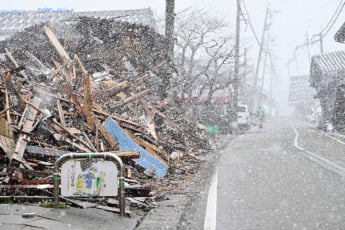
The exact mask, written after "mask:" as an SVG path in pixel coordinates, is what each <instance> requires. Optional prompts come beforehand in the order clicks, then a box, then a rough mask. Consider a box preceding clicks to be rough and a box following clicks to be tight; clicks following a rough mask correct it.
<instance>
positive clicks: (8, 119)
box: [0, 17, 209, 203]
mask: <svg viewBox="0 0 345 230" xmlns="http://www.w3.org/2000/svg"><path fill="white" fill-rule="evenodd" d="M65 23H66V22H65V21H64V22H62V24H59V23H56V24H54V26H52V28H51V27H49V26H51V25H48V24H45V23H41V24H39V25H35V26H32V27H30V28H27V29H26V30H25V31H23V32H19V33H17V34H14V35H13V36H12V37H11V38H8V39H6V40H4V41H2V42H0V51H1V53H2V55H1V56H0V90H1V91H0V113H1V117H0V118H1V120H0V122H1V129H0V156H1V157H0V167H1V177H0V191H1V194H10V195H11V194H13V192H14V190H16V189H20V190H21V192H24V193H25V194H40V193H45V194H47V193H48V194H49V192H51V191H49V189H51V187H52V184H53V176H52V167H53V164H54V161H55V160H56V159H57V158H58V157H59V156H61V155H63V154H66V153H67V152H105V151H107V152H113V153H114V154H116V155H118V156H119V157H120V158H122V159H123V160H124V162H125V165H126V166H125V168H126V173H125V176H126V178H125V182H126V190H127V192H128V191H132V192H133V193H135V194H136V195H138V192H139V193H140V194H141V195H143V196H148V195H149V193H150V195H151V196H152V195H158V194H160V193H161V192H162V191H165V190H167V189H168V188H169V184H166V183H165V184H164V183H163V185H162V186H160V187H158V185H159V184H160V183H161V180H164V178H165V177H167V176H169V178H170V179H171V178H172V177H174V174H171V173H170V171H171V169H178V170H173V171H175V172H176V171H179V172H180V174H181V175H184V174H188V173H194V172H195V170H196V169H197V167H198V162H200V161H199V160H198V155H199V154H203V153H205V152H207V151H208V150H209V144H208V141H207V136H205V133H204V131H203V130H201V129H198V128H197V125H196V124H194V123H193V122H192V121H189V120H187V119H185V118H184V117H175V116H171V114H172V110H173V109H174V108H173V107H171V106H165V107H160V106H159V105H160V104H161V103H162V102H163V101H164V100H165V99H166V98H165V97H164V96H165V95H167V93H162V92H166V91H168V90H169V77H170V76H171V75H172V74H174V71H175V69H174V67H173V65H172V64H171V61H170V60H169V56H168V55H167V51H166V49H165V48H164V47H166V46H165V39H164V37H162V36H161V35H159V34H157V33H156V32H155V31H154V30H153V29H152V28H150V27H147V26H143V25H136V24H131V23H128V22H119V21H116V20H114V19H109V20H107V19H96V18H87V17H77V18H74V19H71V20H70V21H69V22H68V23H67V24H68V25H66V24H65ZM54 29H56V31H55V30H54ZM56 34H59V35H58V36H57V35H56ZM89 167H90V166H89ZM175 176H177V175H175ZM170 179H169V180H170ZM169 180H166V182H169ZM172 187H175V186H172ZM4 189H5V190H4ZM74 203H75V202H74Z"/></svg>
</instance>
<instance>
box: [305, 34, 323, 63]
mask: <svg viewBox="0 0 345 230" xmlns="http://www.w3.org/2000/svg"><path fill="white" fill-rule="evenodd" d="M320 36H321V35H320ZM306 39H307V49H308V61H309V66H310V44H309V34H308V30H307V31H306Z"/></svg>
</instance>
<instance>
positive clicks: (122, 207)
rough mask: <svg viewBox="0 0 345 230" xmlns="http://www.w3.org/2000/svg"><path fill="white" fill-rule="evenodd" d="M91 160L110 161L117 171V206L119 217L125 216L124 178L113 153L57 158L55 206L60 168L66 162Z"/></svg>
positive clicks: (117, 158) (117, 159)
mask: <svg viewBox="0 0 345 230" xmlns="http://www.w3.org/2000/svg"><path fill="white" fill-rule="evenodd" d="M93 158H103V159H105V160H110V161H112V162H114V163H115V164H116V165H117V167H118V171H119V190H118V197H119V205H120V216H124V215H125V202H126V201H125V177H124V168H123V163H122V160H121V159H120V158H119V157H118V156H116V155H115V154H114V153H110V152H104V153H68V154H64V155H62V156H61V157H59V158H58V159H57V160H56V161H55V165H54V173H53V175H54V177H53V179H54V201H55V204H56V205H58V204H59V180H60V174H59V168H60V166H61V165H62V164H63V163H64V162H65V161H68V160H79V159H93Z"/></svg>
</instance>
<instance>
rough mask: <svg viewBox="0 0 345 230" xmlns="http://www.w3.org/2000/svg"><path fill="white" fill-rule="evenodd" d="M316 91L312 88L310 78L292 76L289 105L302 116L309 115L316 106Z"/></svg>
mask: <svg viewBox="0 0 345 230" xmlns="http://www.w3.org/2000/svg"><path fill="white" fill-rule="evenodd" d="M315 94H316V93H315V90H314V89H313V88H311V87H310V84H309V76H291V77H290V88H289V105H291V106H294V107H295V109H296V111H298V112H299V113H301V114H308V113H309V112H310V108H311V106H312V105H313V104H314V102H315V99H314V97H313V96H314V95H315Z"/></svg>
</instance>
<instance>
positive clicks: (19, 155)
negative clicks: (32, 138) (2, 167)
mask: <svg viewBox="0 0 345 230" xmlns="http://www.w3.org/2000/svg"><path fill="white" fill-rule="evenodd" d="M40 103H41V98H39V97H37V96H36V97H34V98H33V100H32V103H30V104H32V105H34V106H35V107H37V108H38V107H39V106H40ZM37 112H38V111H37V110H36V109H35V108H33V107H30V108H28V110H27V113H26V115H25V118H24V125H23V129H22V131H23V133H21V134H20V135H19V137H18V140H17V143H16V148H15V150H14V153H13V156H12V158H11V160H13V159H15V160H17V161H21V160H22V159H23V155H24V151H25V148H26V145H27V142H26V141H25V139H26V137H27V133H30V132H31V131H32V127H33V124H34V122H35V118H36V115H37Z"/></svg>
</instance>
